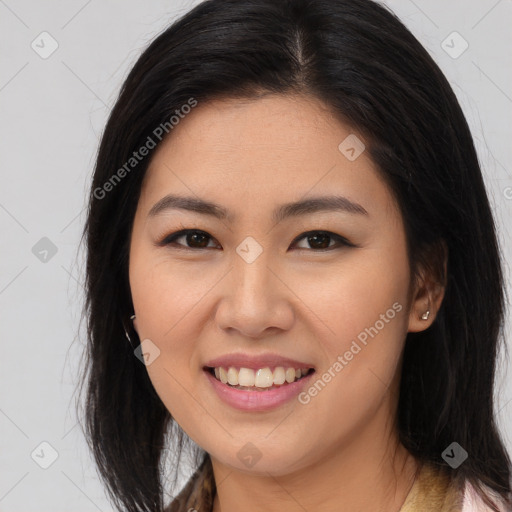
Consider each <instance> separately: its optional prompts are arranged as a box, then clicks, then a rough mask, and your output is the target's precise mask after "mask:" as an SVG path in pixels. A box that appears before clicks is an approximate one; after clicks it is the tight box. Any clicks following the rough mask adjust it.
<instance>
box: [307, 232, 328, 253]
mask: <svg viewBox="0 0 512 512" xmlns="http://www.w3.org/2000/svg"><path fill="white" fill-rule="evenodd" d="M319 238H320V239H322V238H323V240H324V242H325V241H326V240H327V244H325V243H323V244H322V243H320V244H317V243H315V242H313V243H311V240H318V239H319ZM329 238H330V237H329V235H326V234H320V235H310V236H309V237H308V240H309V243H310V244H311V245H312V246H313V247H316V248H321V249H326V248H327V247H329V242H328V240H329Z"/></svg>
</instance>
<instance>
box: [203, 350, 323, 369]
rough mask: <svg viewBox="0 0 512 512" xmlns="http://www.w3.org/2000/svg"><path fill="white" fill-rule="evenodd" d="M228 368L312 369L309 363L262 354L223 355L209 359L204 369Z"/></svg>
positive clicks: (277, 355) (276, 355)
mask: <svg viewBox="0 0 512 512" xmlns="http://www.w3.org/2000/svg"><path fill="white" fill-rule="evenodd" d="M221 366H222V367H224V368H229V367H230V366H233V367H241V368H252V369H253V370H258V369H259V368H265V367H266V366H268V367H276V366H283V367H285V368H299V369H300V368H314V366H313V365H312V364H311V363H305V362H302V361H297V360H296V359H291V358H289V357H283V356H281V355H279V354H272V353H264V354H259V355H251V354H244V353H236V354H225V355H223V356H220V357H216V358H215V359H211V360H210V361H208V362H207V363H206V364H205V367H210V368H218V367H221Z"/></svg>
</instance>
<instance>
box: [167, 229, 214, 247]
mask: <svg viewBox="0 0 512 512" xmlns="http://www.w3.org/2000/svg"><path fill="white" fill-rule="evenodd" d="M180 238H183V239H185V242H186V243H187V244H191V245H188V246H187V245H184V244H181V243H177V242H176V240H179V239H180ZM208 239H212V237H211V236H210V235H209V234H208V233H206V232H205V231H201V230H198V229H182V230H181V231H178V232H176V233H173V234H171V235H169V236H166V237H165V238H164V239H163V240H162V241H161V242H159V243H158V245H173V244H174V245H178V246H181V247H183V248H185V249H208V247H207V246H208Z"/></svg>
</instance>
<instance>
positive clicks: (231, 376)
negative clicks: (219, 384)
mask: <svg viewBox="0 0 512 512" xmlns="http://www.w3.org/2000/svg"><path fill="white" fill-rule="evenodd" d="M228 383H229V384H231V385H232V386H237V385H238V372H237V371H236V369H235V368H230V369H229V370H228Z"/></svg>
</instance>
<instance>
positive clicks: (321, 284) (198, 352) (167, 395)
mask: <svg viewBox="0 0 512 512" xmlns="http://www.w3.org/2000/svg"><path fill="white" fill-rule="evenodd" d="M351 133H356V132H354V130H352V129H351V128H350V127H349V126H347V125H345V124H343V123H341V122H340V121H339V120H338V119H337V118H335V117H334V116H333V115H332V114H331V112H330V110H329V109H328V108H327V106H325V105H324V104H323V103H321V102H320V101H319V100H317V99H315V98H312V97H307V96H291V95H290V96H282V95H272V94H269V95H264V96H262V97H260V98H257V99H254V100H234V99H232V100H222V101H220V100H217V101H214V102H211V103H205V104H199V105H198V106H197V107H195V108H194V109H193V110H192V112H191V113H190V114H188V115H187V116H186V117H185V118H184V119H183V120H181V121H180V123H179V124H178V125H177V126H175V127H174V129H173V131H172V132H171V136H170V137H169V138H168V139H166V140H164V142H163V143H162V144H161V145H160V146H159V147H158V148H157V150H156V151H155V153H154V154H153V156H152V161H151V164H150V167H149V168H148V171H147V174H146V176H145V179H144V183H143V186H142V191H141V196H140V200H139V204H138V208H137V212H136V216H135V220H134V225H133V231H132V238H131V246H130V266H129V278H130V286H131V292H132V299H133V304H134V310H135V313H136V320H135V324H134V325H135V328H136V330H137V332H138V334H139V337H140V339H141V340H144V339H146V338H149V339H150V340H151V341H152V342H153V343H154V344H155V345H156V346H157V347H158V349H159V350H160V354H159V356H158V357H157V358H156V359H155V360H154V361H153V362H152V363H151V364H149V365H148V366H147V371H148V374H149V377H150V379H151V381H152V383H153V385H154V387H155V390H156V391H157V393H158V395H159V396H160V398H161V399H162V401H163V403H164V404H165V406H166V407H167V409H168V410H169V411H170V413H171V414H172V416H173V417H174V419H175V420H176V421H177V422H178V423H179V425H180V426H181V427H182V428H183V429H184V430H185V432H186V433H187V434H188V435H189V436H190V437H191V438H192V439H193V440H194V441H195V442H196V443H197V444H198V445H200V446H201V447H202V448H204V449H205V450H206V451H207V452H208V453H209V454H210V456H211V458H212V463H213V468H214V475H215V480H216V483H217V497H216V499H215V503H214V511H215V512H218V511H220V510H222V512H235V511H237V512H238V511H239V510H240V503H243V504H244V510H245V511H247V512H252V511H260V510H266V511H268V512H274V511H275V512H277V511H279V512H282V510H287V511H301V512H302V511H304V510H309V511H312V510H322V511H327V512H328V511H340V510H346V511H351V512H357V511H368V512H369V511H372V512H375V511H389V512H396V511H398V510H399V509H400V507H401V505H402V504H403V502H404V500H405V498H406V496H407V493H408V492H409V490H410V488H411V486H412V484H413V481H414V478H415V475H416V472H417V470H418V464H417V462H416V461H415V459H414V458H413V457H412V456H411V455H410V454H409V453H408V452H407V450H406V449H405V448H404V447H403V446H402V445H401V444H400V443H399V442H398V439H397V431H396V423H395V417H396V408H397V400H398V385H399V380H400V372H401V364H402V359H401V358H402V352H403V347H404V342H405V337H406V334H407V332H413V331H420V330H423V329H426V328H428V327H429V326H430V325H431V323H432V322H433V321H434V319H435V316H436V311H437V310H438V309H439V306H440V304H441V301H442V298H443V293H444V289H443V288H442V287H440V286H438V285H434V284H431V283H432V281H431V280H430V279H429V276H428V275H427V274H426V273H425V274H423V277H424V279H423V280H421V282H416V281H414V282H413V281H412V280H411V275H410V268H409V262H408V259H407V253H406V240H405V233H404V227H403V221H402V218H401V215H400V212H399V210H398V208H397V205H396V203H395V200H394V198H393V196H392V195H391V192H390V190H389V189H388V187H387V186H386V184H385V182H384V181H383V180H382V178H381V177H380V176H379V174H378V171H377V168H376V166H375V165H374V164H373V162H372V161H371V160H370V157H369V155H368V151H364V152H363V153H362V154H361V155H360V156H359V157H358V158H357V159H356V160H354V161H349V160H348V159H347V158H346V157H345V156H344V155H343V154H342V153H341V152H340V151H339V150H338V145H339V144H340V142H341V141H343V140H344V139H345V138H346V137H347V136H348V135H349V134H351ZM356 135H357V136H358V137H359V139H360V140H362V141H364V138H363V137H362V136H361V135H359V134H357V133H356ZM171 192H172V193H175V194H181V195H187V196H190V195H192V196H196V197H200V198H202V199H206V200H209V201H213V202H215V203H218V204H220V205H222V206H223V207H225V208H227V209H228V210H229V211H230V212H231V213H232V214H233V215H236V220H234V221H232V222H231V221H228V220H218V219H215V218H212V217H207V216H205V215H201V214H199V213H193V212H187V211H184V210H167V211H164V212H162V213H160V214H159V215H158V216H156V217H154V218H148V216H147V215H148V212H149V210H150V208H151V207H152V206H153V205H154V204H155V203H156V202H157V201H158V200H159V199H161V198H162V197H164V196H165V195H166V194H168V193H171ZM333 193H336V194H340V195H344V196H345V197H347V198H349V199H350V200H352V201H355V202H357V203H359V204H361V205H362V206H363V207H364V208H365V209H366V210H367V212H368V214H369V215H367V216H364V215H355V214H350V213H346V212H342V211H339V212H317V213H309V214H307V215H304V216H302V217H301V218H290V219H286V220H282V221H281V222H279V223H277V224H274V223H273V222H272V220H271V217H270V216H271V212H272V210H273V209H274V207H275V206H277V205H280V204H282V203H287V202H291V201H297V200H299V199H303V198H304V196H307V197H310V196H313V195H314V196H323V195H330V194H333ZM183 228H189V229H199V230H201V231H204V232H206V233H207V234H208V235H209V237H210V238H206V239H204V241H203V242H201V240H199V242H198V241H197V240H194V239H192V240H190V237H189V238H188V244H189V245H188V246H187V237H182V238H181V239H179V240H178V241H177V243H178V244H181V246H182V248H181V249H180V248H179V246H178V245H174V246H171V245H168V246H157V245H156V243H157V242H158V241H160V240H161V239H163V238H164V237H165V236H166V235H170V234H172V233H174V232H177V231H179V230H180V229H183ZM311 230H323V231H329V232H332V233H335V234H338V235H341V236H343V237H345V238H346V239H348V240H349V241H350V242H351V243H353V244H355V245H356V247H350V246H344V245H338V244H337V242H336V239H329V238H328V239H327V240H326V242H325V244H326V245H325V246H327V245H329V246H337V248H336V249H332V250H328V251H323V252H322V251H321V250H320V249H318V248H317V247H318V245H317V246H315V245H313V244H311V243H309V242H308V238H307V237H306V238H301V239H300V240H297V241H296V242H295V243H294V244H293V243H292V242H294V240H295V239H296V238H297V237H298V236H299V235H301V234H303V233H305V232H307V231H311ZM247 236H251V237H253V238H254V239H255V240H256V241H257V242H258V243H259V244H260V245H261V247H262V248H263V252H262V253H261V255H260V256H259V257H258V258H257V259H256V260H255V261H254V262H252V263H250V264H249V263H247V262H246V261H245V260H244V259H242V258H241V257H240V256H239V255H238V254H237V252H236V248H237V246H238V245H239V244H240V243H241V242H242V241H243V240H244V239H245V238H246V237H247ZM313 242H314V241H313ZM194 244H195V245H194ZM204 246H208V247H209V248H208V249H200V248H197V247H204ZM325 246H322V247H325ZM187 247H188V248H187ZM194 247H196V248H194ZM396 302H397V303H399V304H400V305H401V306H402V309H401V311H400V312H397V313H396V316H394V318H393V319H392V320H390V321H389V322H387V323H385V326H384V328H382V329H381V330H379V332H378V334H377V335H376V336H374V337H373V338H369V341H368V343H367V345H366V346H364V348H363V349H362V350H361V351H360V352H359V353H358V354H357V355H356V356H354V358H353V360H352V361H350V362H349V364H347V365H346V366H345V367H344V368H343V370H342V371H340V372H339V373H338V374H337V375H336V377H335V378H333V379H332V380H331V381H330V382H329V383H328V384H327V385H326V386H325V387H324V389H322V391H321V392H319V393H318V394H317V395H316V396H315V397H313V398H311V400H310V401H309V403H307V404H301V403H299V402H298V401H297V400H291V401H290V402H288V403H286V404H284V405H282V406H280V407H278V408H277V409H274V410H272V411H267V412H243V411H240V410H237V409H234V408H231V407H230V406H228V405H226V404H224V403H223V402H222V401H220V399H219V398H218V397H217V395H216V393H215V392H214V391H213V389H212V387H211V385H210V383H209V382H208V381H207V379H205V377H204V373H203V370H202V367H203V365H204V364H205V363H206V362H207V361H208V360H209V359H212V358H214V357H217V356H220V355H223V354H226V353H230V352H233V351H246V352H249V353H252V354H259V353H261V352H266V351H274V352H278V353H279V354H282V355H284V356H289V357H292V358H295V359H298V360H301V361H307V362H310V363H311V365H312V366H314V367H315V368H316V369H317V376H318V375H322V374H323V373H324V372H325V371H327V370H328V368H329V367H332V365H333V363H334V362H335V361H336V358H337V357H338V355H340V354H344V353H345V352H346V351H347V350H348V349H349V348H350V345H351V343H352V341H353V340H354V339H356V337H357V335H358V334H359V333H360V332H361V331H364V329H365V328H367V327H370V326H374V325H375V323H376V321H377V320H378V319H379V318H380V315H381V314H383V313H385V312H386V311H387V310H389V308H391V307H392V305H393V303H396ZM427 309H430V316H429V318H428V320H422V319H421V318H420V317H421V315H422V314H423V313H424V312H425V311H426V310H427ZM249 442H250V443H252V444H253V445H255V446H256V447H257V449H258V450H259V451H260V453H261V458H260V460H259V461H258V462H257V463H256V464H255V465H254V466H252V467H247V466H246V465H244V464H243V463H242V462H241V460H240V459H239V458H238V456H237V453H238V452H239V450H241V449H242V447H244V446H245V445H246V443H249Z"/></svg>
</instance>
